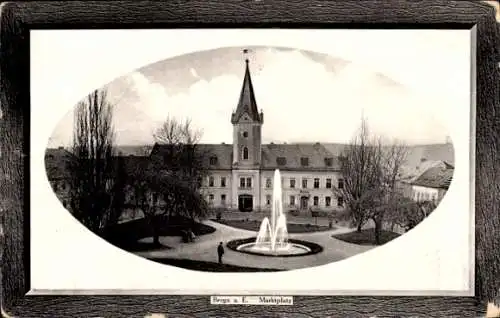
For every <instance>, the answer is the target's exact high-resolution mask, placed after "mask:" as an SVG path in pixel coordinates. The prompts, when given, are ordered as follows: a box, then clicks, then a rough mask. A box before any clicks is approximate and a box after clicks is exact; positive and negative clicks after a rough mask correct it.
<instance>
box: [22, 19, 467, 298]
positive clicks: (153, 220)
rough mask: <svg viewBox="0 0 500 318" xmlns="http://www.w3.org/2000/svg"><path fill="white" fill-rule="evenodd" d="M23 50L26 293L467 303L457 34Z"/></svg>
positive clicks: (57, 37)
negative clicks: (26, 75)
mask: <svg viewBox="0 0 500 318" xmlns="http://www.w3.org/2000/svg"><path fill="white" fill-rule="evenodd" d="M31 41H32V43H31V59H32V61H31V72H32V76H31V90H32V94H31V103H32V108H31V131H32V132H36V133H33V134H32V136H31V205H32V208H31V225H30V227H31V289H32V290H31V292H30V293H32V294H49V293H56V294H61V293H68V294H74V293H87V294H92V293H99V294H102V293H140V294H207V295H242V294H252V295H258V294H261V295H292V294H293V295H297V294H304V295H306V294H307V295H311V294H316V295H448V296H451V295H455V296H458V295H460V296H470V295H473V289H474V276H473V274H474V268H475V267H474V167H475V165H474V149H475V146H474V141H473V140H474V138H473V137H474V118H475V109H474V103H473V102H472V101H473V96H474V92H475V87H474V82H473V81H472V79H471V74H472V72H473V67H474V63H473V61H472V54H473V53H472V50H471V43H472V42H471V41H472V33H471V31H470V30H418V29H413V30H347V29H346V30H342V29H336V30H313V29H307V30H306V29H304V30H298V29H297V30H292V29H290V30H287V29H274V30H271V29H269V30H264V29H246V30H241V29H204V30H196V29H177V30H78V31H77V30H65V31H64V30H60V31H49V30H43V31H32V32H31ZM213 301H215V302H217V301H221V302H223V301H224V298H220V299H219V298H214V300H213ZM273 301H274V300H273ZM286 301H287V300H286ZM286 301H285V300H283V302H286Z"/></svg>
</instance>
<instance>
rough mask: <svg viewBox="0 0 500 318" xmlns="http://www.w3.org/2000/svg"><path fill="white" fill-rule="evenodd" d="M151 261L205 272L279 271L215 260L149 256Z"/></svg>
mask: <svg viewBox="0 0 500 318" xmlns="http://www.w3.org/2000/svg"><path fill="white" fill-rule="evenodd" d="M148 259H149V260H151V261H154V262H157V263H161V264H165V265H172V266H177V267H181V268H185V269H191V270H197V271H204V272H277V271H281V270H279V269H271V268H254V267H244V266H236V265H230V264H219V263H214V262H205V261H194V260H189V259H174V258H148Z"/></svg>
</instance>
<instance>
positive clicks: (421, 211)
mask: <svg viewBox="0 0 500 318" xmlns="http://www.w3.org/2000/svg"><path fill="white" fill-rule="evenodd" d="M395 200H397V202H395V207H396V208H393V209H389V210H388V211H387V212H388V213H387V214H386V221H387V222H389V223H390V224H392V225H398V226H400V227H402V228H404V229H405V231H409V230H411V229H413V228H414V227H415V226H417V225H418V224H419V223H420V222H422V221H423V220H424V219H425V218H426V217H428V216H429V214H431V213H432V211H434V209H435V208H436V207H437V204H436V202H434V201H414V200H412V199H410V198H406V197H403V196H402V195H396V196H395Z"/></svg>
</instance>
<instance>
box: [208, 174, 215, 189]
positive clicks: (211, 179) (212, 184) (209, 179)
mask: <svg viewBox="0 0 500 318" xmlns="http://www.w3.org/2000/svg"><path fill="white" fill-rule="evenodd" d="M208 186H209V187H213V186H214V177H212V176H210V177H208Z"/></svg>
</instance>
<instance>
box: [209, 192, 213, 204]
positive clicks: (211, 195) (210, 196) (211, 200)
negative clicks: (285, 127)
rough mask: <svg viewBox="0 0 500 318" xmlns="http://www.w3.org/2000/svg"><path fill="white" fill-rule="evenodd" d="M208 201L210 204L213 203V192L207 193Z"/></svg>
mask: <svg viewBox="0 0 500 318" xmlns="http://www.w3.org/2000/svg"><path fill="white" fill-rule="evenodd" d="M208 202H209V203H210V204H213V203H214V195H213V194H209V195H208Z"/></svg>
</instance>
